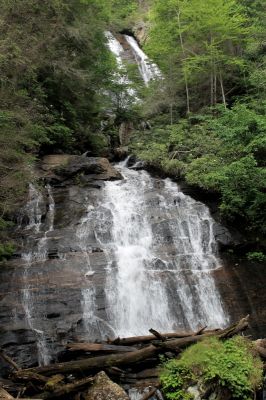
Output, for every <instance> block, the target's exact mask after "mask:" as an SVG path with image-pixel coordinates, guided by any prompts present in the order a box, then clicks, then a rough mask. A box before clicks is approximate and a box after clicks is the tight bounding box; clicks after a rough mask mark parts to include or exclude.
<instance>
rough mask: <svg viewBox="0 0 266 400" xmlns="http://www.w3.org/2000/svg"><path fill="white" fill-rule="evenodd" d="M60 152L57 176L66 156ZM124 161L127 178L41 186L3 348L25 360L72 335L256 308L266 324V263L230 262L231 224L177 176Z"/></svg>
mask: <svg viewBox="0 0 266 400" xmlns="http://www.w3.org/2000/svg"><path fill="white" fill-rule="evenodd" d="M49 162H50V164H49V163H48V161H47V160H46V164H45V168H44V169H45V174H48V175H49V174H50V173H51V174H52V173H54V172H51V171H54V168H58V162H59V161H58V159H55V158H52V160H51V159H50V161H49ZM60 162H62V159H60ZM51 163H52V167H51ZM48 164H49V165H50V167H49V168H50V169H49V168H48V166H47V165H48ZM55 164H56V166H55ZM119 168H120V172H122V174H124V175H125V179H123V180H117V181H116V180H115V181H113V180H112V179H111V181H110V180H108V181H104V182H103V185H102V186H100V187H95V184H94V183H95V181H94V180H93V179H92V181H93V182H94V183H92V184H89V183H87V184H86V185H80V184H79V185H77V184H74V183H73V181H72V183H69V184H66V182H64V185H61V184H58V181H57V183H56V184H55V185H52V184H51V183H50V186H46V187H45V188H43V189H42V190H39V189H36V188H31V191H30V196H29V200H28V203H27V205H26V207H25V209H24V210H22V212H21V220H20V222H21V227H20V228H19V229H17V231H16V235H17V243H18V251H17V253H16V257H14V258H13V259H12V260H10V261H9V262H8V263H7V264H6V265H3V266H1V269H0V347H2V348H3V349H4V350H5V351H6V352H7V354H9V355H10V356H11V357H12V358H13V359H14V360H15V361H16V362H17V363H18V364H19V365H20V366H22V367H24V366H32V365H36V364H37V363H39V364H45V363H47V362H49V361H52V360H56V358H57V355H58V354H59V353H60V352H61V351H62V350H63V349H64V346H65V344H66V343H67V342H71V341H95V340H102V339H105V338H107V337H115V336H116V335H121V336H122V335H123V334H128V335H129V336H130V335H131V334H139V333H142V334H147V332H148V330H149V328H151V327H153V328H154V329H157V330H164V331H169V330H175V329H188V328H189V327H191V328H197V327H199V326H201V325H208V326H210V327H211V326H215V327H216V326H217V325H219V323H220V324H221V323H222V322H223V318H224V319H225V320H227V322H228V320H229V319H231V320H237V319H239V318H241V317H243V316H244V315H246V314H248V313H250V314H251V321H252V328H253V333H255V335H256V336H260V335H263V334H265V333H266V326H265V320H266V318H265V317H266V315H265V310H263V306H262V305H263V304H265V300H266V299H265V290H264V289H265V283H266V282H265V274H263V268H261V267H259V266H254V265H253V266H252V265H249V266H248V265H245V266H242V265H235V261H234V263H233V261H232V260H229V259H228V260H224V262H222V261H221V260H220V258H219V256H218V252H217V251H218V246H217V242H216V241H215V238H217V236H222V239H221V240H223V242H226V241H227V240H230V239H228V237H229V233H228V232H227V231H226V230H225V229H224V228H222V227H220V226H219V225H216V224H215V222H214V221H213V220H212V218H211V216H210V213H209V211H208V209H207V207H206V206H204V205H203V204H202V203H199V202H197V201H195V200H192V199H191V198H190V197H188V196H184V195H183V194H182V193H180V192H179V191H178V188H177V186H176V185H175V184H174V183H172V182H170V181H169V180H166V181H164V180H158V179H153V178H151V177H150V176H149V175H148V174H147V173H146V172H145V171H134V170H129V169H126V168H124V167H119ZM44 169H43V171H44ZM100 173H101V174H103V172H102V171H101V172H100ZM117 176H118V175H117ZM119 176H120V173H119ZM49 179H51V175H50V178H49ZM53 179H54V178H53ZM53 182H54V181H53ZM96 186H97V185H96ZM204 296H205V297H206V296H207V297H206V298H205V297H204ZM218 317H219V318H221V319H220V320H219V319H217V318H218ZM219 321H220V322H219ZM263 321H264V322H263ZM2 367H4V369H2V372H3V371H5V370H6V369H5V368H6V366H4V365H2Z"/></svg>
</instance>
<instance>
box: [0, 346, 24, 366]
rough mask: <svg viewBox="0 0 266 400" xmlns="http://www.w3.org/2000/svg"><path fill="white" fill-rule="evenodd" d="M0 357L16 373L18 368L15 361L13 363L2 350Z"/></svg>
mask: <svg viewBox="0 0 266 400" xmlns="http://www.w3.org/2000/svg"><path fill="white" fill-rule="evenodd" d="M0 357H1V358H2V360H4V361H5V362H6V363H7V364H9V365H10V366H11V367H12V368H13V369H15V370H16V371H19V370H20V368H19V366H18V365H17V364H16V363H15V361H13V360H12V358H10V357H9V356H8V355H7V354H5V352H4V351H3V350H0Z"/></svg>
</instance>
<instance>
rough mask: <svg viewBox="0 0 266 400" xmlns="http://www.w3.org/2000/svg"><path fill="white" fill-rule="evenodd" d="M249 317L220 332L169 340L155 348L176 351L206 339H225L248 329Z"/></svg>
mask: <svg viewBox="0 0 266 400" xmlns="http://www.w3.org/2000/svg"><path fill="white" fill-rule="evenodd" d="M248 319H249V315H248V316H247V317H245V318H243V319H241V320H240V321H239V322H238V323H237V324H235V325H232V326H230V327H229V328H226V329H222V330H220V331H213V332H208V333H204V334H203V335H196V336H189V337H186V338H180V339H174V340H169V341H167V342H163V343H158V344H156V346H159V347H160V348H163V349H167V350H176V349H181V348H184V347H187V346H189V345H191V344H193V343H197V342H199V341H201V340H203V339H206V338H208V337H212V336H216V337H217V338H218V339H227V338H230V337H232V336H234V335H237V334H238V333H240V332H242V331H244V330H245V329H247V328H248Z"/></svg>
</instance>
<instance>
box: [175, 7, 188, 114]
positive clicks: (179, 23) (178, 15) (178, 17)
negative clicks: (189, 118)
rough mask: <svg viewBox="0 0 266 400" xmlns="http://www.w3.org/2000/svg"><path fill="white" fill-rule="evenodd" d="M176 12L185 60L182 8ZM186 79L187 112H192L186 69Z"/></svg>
mask: <svg viewBox="0 0 266 400" xmlns="http://www.w3.org/2000/svg"><path fill="white" fill-rule="evenodd" d="M176 14H177V21H178V31H179V40H180V45H181V49H182V53H183V57H184V60H185V56H186V53H185V47H184V42H183V36H182V32H181V21H180V10H178V11H177V12H176ZM184 79H185V87H186V99H187V114H190V95H189V87H188V79H187V73H186V71H185V70H184Z"/></svg>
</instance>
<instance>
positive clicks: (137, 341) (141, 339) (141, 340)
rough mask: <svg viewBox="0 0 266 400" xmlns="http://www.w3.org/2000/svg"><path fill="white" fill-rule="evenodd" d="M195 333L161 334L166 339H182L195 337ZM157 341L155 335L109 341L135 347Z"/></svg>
mask: <svg viewBox="0 0 266 400" xmlns="http://www.w3.org/2000/svg"><path fill="white" fill-rule="evenodd" d="M193 334H194V332H192V331H191V332H170V333H161V335H162V336H163V337H164V338H166V339H170V338H182V337H187V336H191V335H193ZM153 340H155V337H154V335H148V336H132V337H127V338H116V339H114V340H111V341H109V342H108V343H109V344H116V345H117V344H119V345H129V346H130V345H133V344H141V343H149V342H151V341H153Z"/></svg>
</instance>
